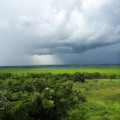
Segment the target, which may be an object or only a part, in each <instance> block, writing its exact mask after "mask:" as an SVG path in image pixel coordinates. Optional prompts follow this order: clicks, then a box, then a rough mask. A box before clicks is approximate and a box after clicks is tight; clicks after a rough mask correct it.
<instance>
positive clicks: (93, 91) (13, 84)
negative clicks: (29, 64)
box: [0, 66, 120, 120]
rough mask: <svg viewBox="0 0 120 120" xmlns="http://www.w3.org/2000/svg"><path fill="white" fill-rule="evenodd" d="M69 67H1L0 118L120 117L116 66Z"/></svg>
mask: <svg viewBox="0 0 120 120" xmlns="http://www.w3.org/2000/svg"><path fill="white" fill-rule="evenodd" d="M70 67H71V68H73V67H74V69H63V70H61V69H60V70H58V69H57V70H34V69H36V68H35V67H34V68H1V69H0V120H120V73H119V72H120V71H119V70H120V67H119V66H108V67H107V66H101V67H98V66H87V67H86V69H85V67H84V66H82V68H81V69H75V67H76V66H70ZM43 68H48V67H43ZM53 68H56V67H53ZM61 68H62V66H61ZM79 68H80V66H79ZM37 69H38V68H37ZM9 70H11V71H9ZM48 71H49V72H48ZM59 71H61V72H60V73H59ZM63 71H66V72H63ZM79 71H81V72H79Z"/></svg>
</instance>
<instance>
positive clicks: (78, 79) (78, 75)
mask: <svg viewBox="0 0 120 120" xmlns="http://www.w3.org/2000/svg"><path fill="white" fill-rule="evenodd" d="M73 79H74V81H75V82H85V78H84V75H83V74H82V73H79V72H76V73H75V74H74V75H73Z"/></svg>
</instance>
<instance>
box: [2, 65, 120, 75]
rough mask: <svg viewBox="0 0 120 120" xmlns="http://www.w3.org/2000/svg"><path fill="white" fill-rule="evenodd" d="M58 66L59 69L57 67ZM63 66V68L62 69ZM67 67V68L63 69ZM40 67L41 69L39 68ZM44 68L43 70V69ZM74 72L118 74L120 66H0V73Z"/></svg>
mask: <svg viewBox="0 0 120 120" xmlns="http://www.w3.org/2000/svg"><path fill="white" fill-rule="evenodd" d="M59 68H60V69H59ZM62 68H63V69H62ZM65 68H68V69H65ZM40 69H42V70H40ZM43 69H45V70H43ZM5 72H10V73H28V72H32V73H41V72H42V73H48V72H51V73H53V74H58V73H71V74H72V73H75V72H89V73H94V72H99V73H105V74H120V66H50V67H46V66H45V67H31V68H27V67H26V68H20V67H15V68H0V73H5Z"/></svg>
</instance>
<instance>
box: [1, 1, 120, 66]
mask: <svg viewBox="0 0 120 120" xmlns="http://www.w3.org/2000/svg"><path fill="white" fill-rule="evenodd" d="M54 64H58V65H59V64H120V0H99V1H98V0H1V1H0V66H9V65H10V66H12V65H54Z"/></svg>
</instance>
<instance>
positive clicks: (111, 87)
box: [73, 79, 120, 120]
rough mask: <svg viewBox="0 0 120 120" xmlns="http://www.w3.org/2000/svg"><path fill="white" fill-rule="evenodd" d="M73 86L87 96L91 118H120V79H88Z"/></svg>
mask: <svg viewBox="0 0 120 120" xmlns="http://www.w3.org/2000/svg"><path fill="white" fill-rule="evenodd" d="M73 88H74V89H76V90H81V91H82V93H83V94H84V95H85V96H86V98H87V101H88V102H87V103H86V104H87V106H88V107H89V108H90V116H91V117H90V118H89V120H120V79H115V80H113V81H111V80H109V79H103V80H100V79H99V80H86V83H82V84H81V83H79V82H77V83H74V86H73Z"/></svg>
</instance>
